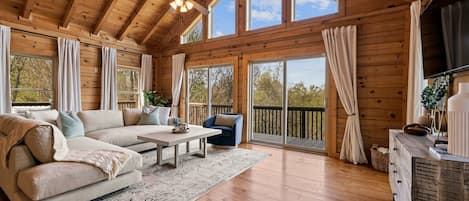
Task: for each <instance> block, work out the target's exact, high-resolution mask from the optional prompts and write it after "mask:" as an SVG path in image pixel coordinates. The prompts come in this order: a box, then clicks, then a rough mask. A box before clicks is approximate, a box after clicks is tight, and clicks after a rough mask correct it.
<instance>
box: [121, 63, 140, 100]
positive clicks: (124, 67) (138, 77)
mask: <svg viewBox="0 0 469 201" xmlns="http://www.w3.org/2000/svg"><path fill="white" fill-rule="evenodd" d="M116 67H117V69H116V84H117V85H119V83H118V80H117V73H118V71H119V69H125V70H130V71H136V72H138V76H137V92H135V93H131V92H129V93H127V94H129V95H131V94H134V95H137V100H135V104H136V105H138V97H139V96H140V94H141V92H140V91H139V89H138V86H139V85H140V84H139V82H140V79H141V73H142V69H141V68H137V67H130V66H124V65H117V66H116ZM116 88H117V104H118V105H119V104H123V103H130V102H129V101H120V100H119V95H120V94H121V91H119V87H118V86H116ZM124 92H127V91H124Z"/></svg>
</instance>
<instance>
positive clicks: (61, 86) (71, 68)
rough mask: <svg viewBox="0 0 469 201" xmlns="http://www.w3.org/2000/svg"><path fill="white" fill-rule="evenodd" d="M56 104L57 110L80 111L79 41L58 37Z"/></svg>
mask: <svg viewBox="0 0 469 201" xmlns="http://www.w3.org/2000/svg"><path fill="white" fill-rule="evenodd" d="M58 50H59V52H58V53H59V70H58V90H57V91H58V105H57V109H58V110H59V111H73V112H79V111H81V85H80V42H79V41H76V40H69V39H64V38H59V39H58Z"/></svg>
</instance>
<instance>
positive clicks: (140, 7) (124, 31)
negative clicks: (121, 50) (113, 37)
mask: <svg viewBox="0 0 469 201" xmlns="http://www.w3.org/2000/svg"><path fill="white" fill-rule="evenodd" d="M149 2H150V1H149V0H141V1H140V2H139V4H138V5H137V7H136V8H135V10H134V11H133V12H132V15H131V16H130V18H129V19H128V20H127V22H126V23H125V24H124V27H122V29H121V30H120V32H119V35H118V36H117V38H118V39H119V40H122V39H124V37H126V36H127V32H128V31H129V28H130V26H131V25H132V24H133V23H134V22H135V20H136V19H137V16H138V15H139V14H140V12H142V10H143V8H144V7H145V5H146V4H147V3H149Z"/></svg>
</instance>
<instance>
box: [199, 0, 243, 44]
mask: <svg viewBox="0 0 469 201" xmlns="http://www.w3.org/2000/svg"><path fill="white" fill-rule="evenodd" d="M220 1H221V0H214V1H212V2H211V3H210V4H209V5H208V10H209V14H208V16H207V40H218V39H225V38H232V37H236V36H238V33H239V32H238V23H239V19H238V16H239V14H238V12H239V9H238V0H233V1H234V2H235V10H234V15H235V16H234V19H235V20H234V33H232V34H229V35H223V36H217V37H212V36H211V35H212V31H213V30H212V29H213V15H212V13H213V12H212V9H213V8H214V7H216V6H217V4H218V3H219V2H220Z"/></svg>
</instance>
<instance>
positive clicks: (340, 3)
mask: <svg viewBox="0 0 469 201" xmlns="http://www.w3.org/2000/svg"><path fill="white" fill-rule="evenodd" d="M295 1H296V0H290V1H289V0H287V2H288V3H289V8H288V11H289V16H287V17H288V18H289V20H288V21H287V26H288V27H291V26H293V27H294V26H301V25H304V24H310V23H314V22H321V21H325V20H331V19H334V18H337V17H343V16H345V0H337V12H336V13H331V14H327V15H322V16H317V17H311V18H305V19H300V20H295Z"/></svg>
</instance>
